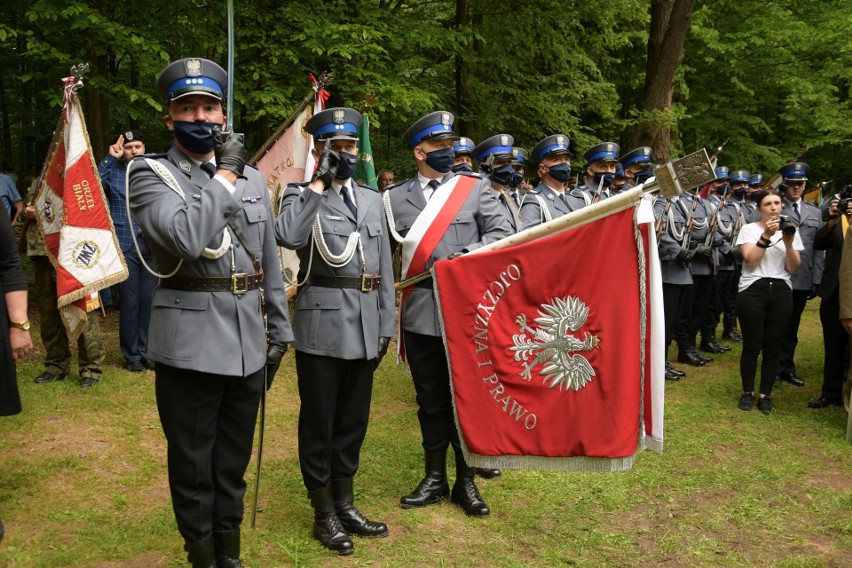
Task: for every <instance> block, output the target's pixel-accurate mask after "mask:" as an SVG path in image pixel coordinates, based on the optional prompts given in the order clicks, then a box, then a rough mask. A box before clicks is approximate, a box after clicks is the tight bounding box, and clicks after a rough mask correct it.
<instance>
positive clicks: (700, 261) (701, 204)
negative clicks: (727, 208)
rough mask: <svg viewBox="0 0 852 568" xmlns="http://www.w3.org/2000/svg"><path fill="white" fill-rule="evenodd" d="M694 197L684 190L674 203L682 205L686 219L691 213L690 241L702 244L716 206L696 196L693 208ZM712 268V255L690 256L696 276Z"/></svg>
mask: <svg viewBox="0 0 852 568" xmlns="http://www.w3.org/2000/svg"><path fill="white" fill-rule="evenodd" d="M695 199H696V197H695V195H694V194H692V193H689V192H684V193H682V194H680V195H679V196H678V200H677V202H676V203H675V205H676V206H680V207H683V209H682V212H683V214H684V215H685V216H686V218H687V219H688V218H689V215H690V214H691V215H692V233H691V235H690V240H691V242H693V243H696V242H697V243H701V244H704V243H705V242H706V240H707V235H708V233H709V231H710V220H711V219H712V216H713V215H715V214H716V208H715V207H713V206H712V205H710V204H709V203H707V200H706V199H703V198H701V197H700V196H699V197H698V198H697V199H698V203H696V204H695V208H694V209H693V202H694V201H695ZM690 212H691V213H690ZM714 268H715V267H714V264H713V261H712V256H709V257H708V256H704V255H695V256H693V257H692V261H691V263H690V270H691V271H692V273H693V274H695V275H697V276H707V275H710V274H713V273H714Z"/></svg>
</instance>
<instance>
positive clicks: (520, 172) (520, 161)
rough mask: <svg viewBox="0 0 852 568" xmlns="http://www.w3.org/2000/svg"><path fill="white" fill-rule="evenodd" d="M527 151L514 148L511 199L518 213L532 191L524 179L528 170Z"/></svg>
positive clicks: (510, 188)
mask: <svg viewBox="0 0 852 568" xmlns="http://www.w3.org/2000/svg"><path fill="white" fill-rule="evenodd" d="M528 156H529V155H528V154H527V151H526V150H525V149H524V148H520V147H518V146H512V168H514V170H515V175H513V176H512V182H511V183H510V184H509V197H510V198H511V199H512V201H513V202H514V203H515V207H517V208H518V211H519V212H520V210H521V201H523V199H524V195H526V194H527V192H528V191H529V190H531V189H532V186H530V184H529V182H528V181H527V180H526V179H524V175H525V174H526V170H527V158H528Z"/></svg>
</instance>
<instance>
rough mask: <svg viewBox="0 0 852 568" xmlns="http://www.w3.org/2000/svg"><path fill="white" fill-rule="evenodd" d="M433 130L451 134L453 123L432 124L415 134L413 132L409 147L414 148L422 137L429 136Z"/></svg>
mask: <svg viewBox="0 0 852 568" xmlns="http://www.w3.org/2000/svg"><path fill="white" fill-rule="evenodd" d="M435 132H446V133H447V134H452V133H453V125H452V124H449V125H446V124H433V125H432V126H430V127H429V128H427V129H425V130H421V131H420V132H418V133H417V134H415V135H414V136H412V137H411V147H412V148H414V147H415V146H417V145H418V144H420V141H421V140H423V139H424V138H426V137H427V136H429V135H430V134H433V133H435Z"/></svg>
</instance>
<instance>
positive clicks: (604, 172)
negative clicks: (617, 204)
mask: <svg viewBox="0 0 852 568" xmlns="http://www.w3.org/2000/svg"><path fill="white" fill-rule="evenodd" d="M620 150H621V149H620V148H619V146H618V144H616V143H615V142H601V143H600V144H596V145H594V146H592V147H591V148H589V149H588V150H586V153H585V154H583V157H584V158H585V159H586V165H585V167H584V172H585V174H586V182H585V183H584V184H583V185H582V186H580V187H576V188H574V189H573V190H571V192H570V193H569V194H568V205H569V207H570V208H571V211H576V210H577V209H582V208H583V207H588V206H589V205H591V204H592V203H597V202H598V201H600V200H601V199H606V198H607V197H610V196H611V195H612V190H611V188H612V184H613V182H614V181H615V167H616V165H617V164H618V152H619V151H620Z"/></svg>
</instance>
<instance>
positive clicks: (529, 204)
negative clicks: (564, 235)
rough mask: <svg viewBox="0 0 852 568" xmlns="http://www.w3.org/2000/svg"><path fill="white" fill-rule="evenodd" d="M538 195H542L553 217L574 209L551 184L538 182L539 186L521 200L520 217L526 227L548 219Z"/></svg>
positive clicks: (539, 223)
mask: <svg viewBox="0 0 852 568" xmlns="http://www.w3.org/2000/svg"><path fill="white" fill-rule="evenodd" d="M536 196H538V197H540V198H541V199H542V200H543V201H544V203H545V204H546V205H547V210H548V211H550V217H551V219H556V218H557V217H562V216H563V215H567V214H568V213H570V212H571V211H572V210H571V209H570V208H569V207H568V205H567V204H566V203H565V202H564V201H562V198H560V197H559V195H558V194H557V193H556V192H555V191H553V190H552V189H551V188H550V186H549V185H547V184H546V183H540V184H538V187H536V188H535V189H534V190H533V191H532V193H528V194H526V195H525V196H524V200H523V201H522V202H521V213H520V217H521V223H522V224H523V226H524V228H525V229H529V228H530V227H535V226H536V225H541V224H542V223H544V222H545V221H546V219H545V217H544V214H543V213H542V212H541V205H540V204H539V200H538V199H536Z"/></svg>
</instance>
